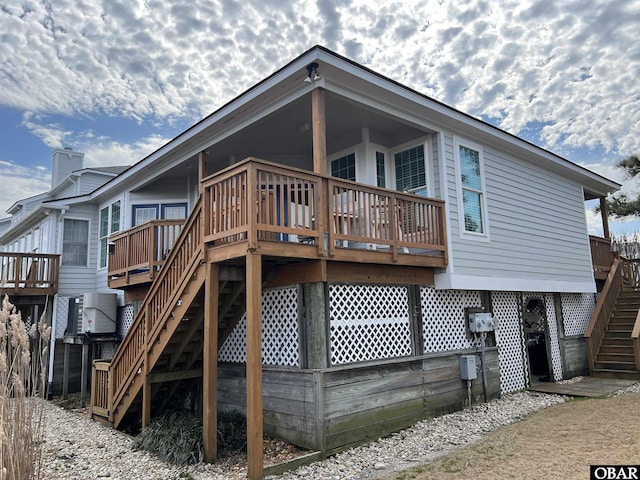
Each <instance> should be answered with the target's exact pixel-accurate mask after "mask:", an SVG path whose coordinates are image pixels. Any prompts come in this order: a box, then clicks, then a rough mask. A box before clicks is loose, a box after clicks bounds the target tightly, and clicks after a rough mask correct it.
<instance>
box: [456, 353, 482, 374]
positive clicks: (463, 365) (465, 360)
mask: <svg viewBox="0 0 640 480" xmlns="http://www.w3.org/2000/svg"><path fill="white" fill-rule="evenodd" d="M460 378H462V380H475V379H476V378H478V374H477V373H476V356H475V355H461V356H460Z"/></svg>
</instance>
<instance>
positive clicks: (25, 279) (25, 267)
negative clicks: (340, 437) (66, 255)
mask: <svg viewBox="0 0 640 480" xmlns="http://www.w3.org/2000/svg"><path fill="white" fill-rule="evenodd" d="M59 260H60V256H59V255H46V254H38V253H8V252H4V253H0V295H11V296H40V295H54V294H55V293H57V292H58V278H59V273H60V270H59V267H60V264H59Z"/></svg>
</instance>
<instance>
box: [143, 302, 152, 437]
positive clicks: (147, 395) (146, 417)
mask: <svg viewBox="0 0 640 480" xmlns="http://www.w3.org/2000/svg"><path fill="white" fill-rule="evenodd" d="M144 323H145V326H144V346H143V348H144V360H143V362H144V363H143V365H142V375H143V380H142V381H143V382H144V383H143V384H142V428H146V427H148V426H149V423H150V422H151V382H150V381H149V374H150V373H151V372H150V371H149V349H150V348H151V345H150V342H149V337H150V334H151V327H152V325H153V322H152V319H151V306H150V305H149V304H147V305H146V307H145V312H144Z"/></svg>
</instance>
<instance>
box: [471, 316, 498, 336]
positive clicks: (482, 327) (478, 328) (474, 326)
mask: <svg viewBox="0 0 640 480" xmlns="http://www.w3.org/2000/svg"><path fill="white" fill-rule="evenodd" d="M494 329H495V321H494V319H493V314H492V313H491V312H469V330H471V331H472V332H475V333H484V332H492V331H493V330H494Z"/></svg>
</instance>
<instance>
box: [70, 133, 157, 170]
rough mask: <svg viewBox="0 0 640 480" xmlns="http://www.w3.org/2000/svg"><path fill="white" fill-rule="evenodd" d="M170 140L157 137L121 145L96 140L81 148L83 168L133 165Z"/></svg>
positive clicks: (104, 140) (105, 140)
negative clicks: (83, 160)
mask: <svg viewBox="0 0 640 480" xmlns="http://www.w3.org/2000/svg"><path fill="white" fill-rule="evenodd" d="M169 140H170V139H167V138H162V137H159V136H151V137H147V138H143V139H141V140H139V141H137V142H135V143H133V144H122V143H118V142H114V141H112V140H107V139H103V140H98V141H97V142H93V143H90V144H87V145H86V146H85V147H81V148H80V150H81V151H83V152H84V153H85V157H84V158H85V162H84V166H85V167H106V166H114V165H133V164H134V163H136V162H138V161H139V160H141V159H143V158H144V157H146V156H147V155H149V154H150V153H152V152H154V151H155V150H157V149H158V148H160V147H161V146H162V145H164V144H165V143H167V142H168V141H169Z"/></svg>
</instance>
